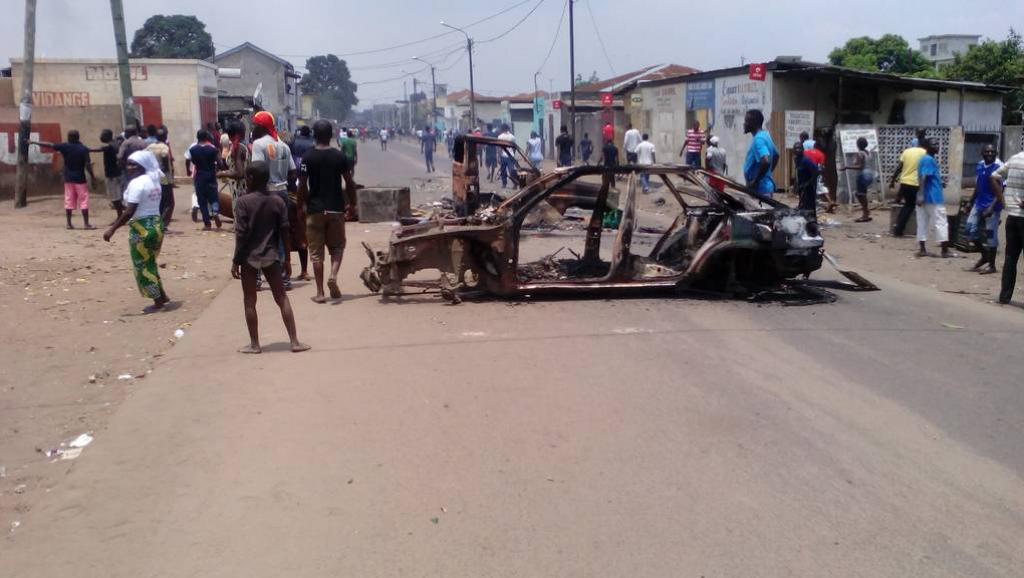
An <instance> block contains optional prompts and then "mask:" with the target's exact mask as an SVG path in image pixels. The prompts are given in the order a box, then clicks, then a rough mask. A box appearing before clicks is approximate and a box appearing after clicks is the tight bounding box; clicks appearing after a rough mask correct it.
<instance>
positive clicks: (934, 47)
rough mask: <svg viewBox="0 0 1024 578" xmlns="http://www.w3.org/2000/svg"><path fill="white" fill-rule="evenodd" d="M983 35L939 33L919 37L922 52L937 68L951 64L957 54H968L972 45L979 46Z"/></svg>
mask: <svg viewBox="0 0 1024 578" xmlns="http://www.w3.org/2000/svg"><path fill="white" fill-rule="evenodd" d="M980 39H981V36H980V35H978V34H938V35H934V36H925V37H924V38H918V39H917V41H918V42H919V43H920V46H921V54H924V57H925V58H927V59H928V61H929V62H931V63H933V64H935V68H939V67H940V66H942V65H945V64H950V63H951V62H953V59H954V58H955V57H956V55H957V54H967V51H968V50H970V48H971V47H972V46H977V45H978V41H979V40H980Z"/></svg>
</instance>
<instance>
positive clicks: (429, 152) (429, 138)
mask: <svg viewBox="0 0 1024 578" xmlns="http://www.w3.org/2000/svg"><path fill="white" fill-rule="evenodd" d="M436 148H437V139H435V138H434V133H433V130H432V129H431V128H430V127H423V137H421V138H420V150H422V151H423V160H424V161H426V164H427V172H428V173H432V172H434V170H435V169H434V150H435V149H436Z"/></svg>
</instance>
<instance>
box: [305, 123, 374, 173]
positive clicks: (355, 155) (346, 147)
mask: <svg viewBox="0 0 1024 578" xmlns="http://www.w3.org/2000/svg"><path fill="white" fill-rule="evenodd" d="M341 135H342V136H341V139H340V141H339V143H338V144H339V145H340V146H341V154H343V155H345V158H346V159H348V163H349V166H350V167H352V168H351V169H350V170H349V172H350V174H349V178H353V179H354V178H355V175H356V163H358V162H359V147H358V146H357V145H358V143H357V142H356V139H355V132H354V131H347V132H346V131H344V130H342V133H341ZM300 158H301V157H300Z"/></svg>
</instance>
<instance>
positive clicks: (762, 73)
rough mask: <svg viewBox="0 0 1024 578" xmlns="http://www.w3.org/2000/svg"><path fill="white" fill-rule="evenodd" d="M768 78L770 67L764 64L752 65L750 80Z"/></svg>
mask: <svg viewBox="0 0 1024 578" xmlns="http://www.w3.org/2000/svg"><path fill="white" fill-rule="evenodd" d="M767 78H768V67H767V66H765V65H764V64H751V65H750V80H760V81H763V80H765V79H767Z"/></svg>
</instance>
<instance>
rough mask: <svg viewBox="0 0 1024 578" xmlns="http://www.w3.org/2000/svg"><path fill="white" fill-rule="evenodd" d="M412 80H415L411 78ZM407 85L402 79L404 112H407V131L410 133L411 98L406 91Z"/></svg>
mask: <svg viewBox="0 0 1024 578" xmlns="http://www.w3.org/2000/svg"><path fill="white" fill-rule="evenodd" d="M413 82H416V80H415V79H413ZM407 85H408V83H407V82H406V81H404V80H403V81H402V94H403V95H404V96H405V112H407V113H409V132H410V133H411V132H412V99H411V98H409V93H408V92H407V91H406V87H407Z"/></svg>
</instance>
